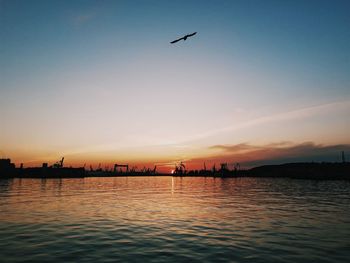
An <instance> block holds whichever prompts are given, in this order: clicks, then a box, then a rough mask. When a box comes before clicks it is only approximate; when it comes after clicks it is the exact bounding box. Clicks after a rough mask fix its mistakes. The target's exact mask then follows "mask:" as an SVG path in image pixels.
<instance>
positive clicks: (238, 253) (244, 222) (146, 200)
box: [0, 177, 350, 262]
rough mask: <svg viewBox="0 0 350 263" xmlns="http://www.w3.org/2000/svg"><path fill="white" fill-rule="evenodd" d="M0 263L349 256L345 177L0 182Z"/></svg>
mask: <svg viewBox="0 0 350 263" xmlns="http://www.w3.org/2000/svg"><path fill="white" fill-rule="evenodd" d="M0 261H1V262H26V261H27V262H33V261H34V262H35V261H37V262H99V261H103V262H117V261H120V262H350V182H344V181H321V182H317V181H307V180H290V179H254V178H242V179H213V178H172V177H129V178H128V177H123V178H85V179H62V180H60V179H48V180H40V179H14V180H0Z"/></svg>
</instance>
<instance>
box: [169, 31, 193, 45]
mask: <svg viewBox="0 0 350 263" xmlns="http://www.w3.org/2000/svg"><path fill="white" fill-rule="evenodd" d="M195 34H197V32H194V33H192V34H188V35H186V36H183V37H181V38H179V39H176V40H174V41H171V42H170V44H174V43H176V42H179V41H180V40H184V41H186V39H187V38H188V37H192V36H194V35H195Z"/></svg>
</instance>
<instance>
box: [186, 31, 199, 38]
mask: <svg viewBox="0 0 350 263" xmlns="http://www.w3.org/2000/svg"><path fill="white" fill-rule="evenodd" d="M195 34H197V32H194V33H192V34H189V35H187V36H189V37H193V36H194V35H195Z"/></svg>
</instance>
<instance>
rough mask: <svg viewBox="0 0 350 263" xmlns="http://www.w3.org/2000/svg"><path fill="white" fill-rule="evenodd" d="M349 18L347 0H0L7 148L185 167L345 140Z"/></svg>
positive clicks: (26, 153)
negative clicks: (242, 153) (277, 146)
mask: <svg viewBox="0 0 350 263" xmlns="http://www.w3.org/2000/svg"><path fill="white" fill-rule="evenodd" d="M349 13H350V3H349V1H7V0H5V1H4V0H2V1H0V38H1V41H0V57H1V59H0V78H1V84H0V95H1V96H0V110H1V112H2V113H3V114H2V116H1V117H0V121H1V123H2V125H1V134H0V145H1V148H2V152H3V155H10V156H13V158H15V159H16V160H25V161H27V162H35V161H38V162H39V161H41V160H44V159H49V160H50V159H51V158H52V159H55V158H57V156H60V155H63V154H64V155H66V156H70V157H71V159H72V160H74V162H75V163H79V162H83V161H82V159H88V160H90V161H93V160H98V161H101V160H107V161H112V159H113V158H120V159H123V160H125V161H136V160H141V161H143V162H155V161H156V160H161V161H173V160H188V161H190V160H191V159H192V158H210V156H214V155H215V154H219V155H220V153H216V152H215V153H214V152H213V150H212V148H211V146H213V145H236V144H240V143H249V144H254V145H269V144H271V143H276V142H281V141H288V142H290V143H292V144H293V143H294V144H299V143H304V142H312V143H315V144H317V145H336V144H337V145H338V144H342V145H343V144H344V145H345V144H349V143H350V142H349V136H348V135H347V133H346V130H348V129H349V128H350V122H349V118H348V115H349V113H350V111H349V110H350V87H349V86H350V48H349V47H350V29H349V25H350V17H349V15H348V14H349ZM194 31H197V32H198V34H197V35H196V36H195V37H193V38H191V39H188V40H187V41H186V42H178V43H177V44H175V45H170V44H169V42H170V41H172V40H174V39H176V38H177V37H180V36H182V35H184V34H187V33H191V32H194ZM112 156H113V157H112ZM115 156H117V157H115Z"/></svg>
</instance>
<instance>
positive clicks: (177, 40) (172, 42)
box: [170, 37, 184, 44]
mask: <svg viewBox="0 0 350 263" xmlns="http://www.w3.org/2000/svg"><path fill="white" fill-rule="evenodd" d="M182 39H184V38H183V37H182V38H179V39H176V40H174V41H171V42H170V43H171V44H174V43H176V42H179V41H180V40H182Z"/></svg>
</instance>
